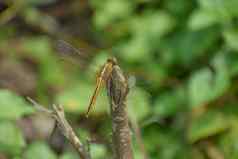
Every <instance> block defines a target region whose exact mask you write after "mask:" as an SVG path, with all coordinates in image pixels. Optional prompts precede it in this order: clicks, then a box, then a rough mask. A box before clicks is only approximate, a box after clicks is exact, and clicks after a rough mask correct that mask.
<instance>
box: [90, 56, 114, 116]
mask: <svg viewBox="0 0 238 159" xmlns="http://www.w3.org/2000/svg"><path fill="white" fill-rule="evenodd" d="M116 64H117V62H116V59H115V58H109V59H108V60H107V62H106V63H105V64H104V65H103V67H102V68H101V70H100V72H99V73H98V74H97V78H96V88H95V90H94V93H93V96H92V97H91V100H90V103H89V106H88V110H87V113H86V117H88V115H89V112H90V110H91V108H92V107H93V105H95V102H96V99H97V96H98V93H99V90H100V88H101V87H102V85H103V84H105V83H106V81H107V80H108V78H109V77H110V75H111V73H112V70H113V67H114V66H115V65H116Z"/></svg>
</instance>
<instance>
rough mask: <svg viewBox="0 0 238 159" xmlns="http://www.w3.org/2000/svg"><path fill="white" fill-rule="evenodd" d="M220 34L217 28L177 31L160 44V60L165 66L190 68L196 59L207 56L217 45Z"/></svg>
mask: <svg viewBox="0 0 238 159" xmlns="http://www.w3.org/2000/svg"><path fill="white" fill-rule="evenodd" d="M218 33H219V32H218V30H217V28H207V29H202V30H199V31H188V30H180V31H177V32H176V33H174V34H173V35H172V36H168V37H166V38H165V39H164V40H163V41H162V42H161V43H160V44H159V48H160V52H159V56H160V57H161V59H160V60H161V61H162V62H163V63H164V65H171V64H181V65H185V66H186V65H187V66H188V67H190V65H191V64H192V62H193V61H194V60H195V59H197V58H198V57H201V56H203V55H204V54H206V53H207V51H208V49H209V48H211V47H213V46H214V45H215V42H216V41H217V38H218V36H219V34H218ZM171 46H172V47H171Z"/></svg>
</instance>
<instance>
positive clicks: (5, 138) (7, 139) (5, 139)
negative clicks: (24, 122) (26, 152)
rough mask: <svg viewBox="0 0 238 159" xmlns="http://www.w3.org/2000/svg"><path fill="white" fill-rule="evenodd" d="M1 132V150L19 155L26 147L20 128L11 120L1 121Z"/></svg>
mask: <svg viewBox="0 0 238 159" xmlns="http://www.w3.org/2000/svg"><path fill="white" fill-rule="evenodd" d="M0 134H1V135H0V152H4V153H8V154H10V155H19V154H20V153H21V151H22V150H23V148H24V147H25V140H24V138H23V135H22V133H21V131H20V129H19V128H18V127H17V126H16V125H15V124H13V123H11V122H10V121H1V122H0Z"/></svg>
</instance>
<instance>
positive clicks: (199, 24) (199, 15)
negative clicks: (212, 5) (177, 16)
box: [188, 10, 218, 30]
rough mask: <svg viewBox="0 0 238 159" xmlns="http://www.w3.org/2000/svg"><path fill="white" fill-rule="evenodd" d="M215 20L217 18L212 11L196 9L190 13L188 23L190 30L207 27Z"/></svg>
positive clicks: (216, 20) (214, 22) (215, 21)
mask: <svg viewBox="0 0 238 159" xmlns="http://www.w3.org/2000/svg"><path fill="white" fill-rule="evenodd" d="M217 22H218V19H217V18H216V16H215V15H214V14H213V12H209V11H204V10H197V11H195V12H194V13H193V14H192V15H191V17H190V19H189V21H188V25H189V27H190V28H191V29H192V30H198V29H203V28H206V27H209V26H211V25H213V24H216V23H217Z"/></svg>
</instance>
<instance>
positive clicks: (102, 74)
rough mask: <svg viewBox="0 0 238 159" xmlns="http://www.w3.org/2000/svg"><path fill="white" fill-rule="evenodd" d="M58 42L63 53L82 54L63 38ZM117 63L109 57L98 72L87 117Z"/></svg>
mask: <svg viewBox="0 0 238 159" xmlns="http://www.w3.org/2000/svg"><path fill="white" fill-rule="evenodd" d="M57 44H58V47H57V49H59V52H61V53H64V54H63V55H66V54H69V55H70V54H73V55H79V56H80V55H81V54H80V51H79V50H78V49H76V48H74V47H73V46H72V45H70V44H69V43H67V42H65V41H63V40H59V41H58V43H57ZM116 64H117V61H116V59H115V58H108V59H107V62H106V63H105V64H104V65H103V66H102V68H101V69H100V71H99V72H98V74H97V77H96V88H95V90H94V93H93V95H92V97H91V99H90V103H89V106H88V110H87V112H86V116H87V117H88V115H89V112H90V110H91V109H92V107H93V106H94V105H95V102H96V99H97V96H98V94H99V90H100V88H101V87H102V86H103V84H105V83H106V81H107V80H108V78H109V77H110V75H111V73H112V70H113V67H114V66H115V65H116Z"/></svg>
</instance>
